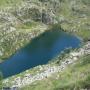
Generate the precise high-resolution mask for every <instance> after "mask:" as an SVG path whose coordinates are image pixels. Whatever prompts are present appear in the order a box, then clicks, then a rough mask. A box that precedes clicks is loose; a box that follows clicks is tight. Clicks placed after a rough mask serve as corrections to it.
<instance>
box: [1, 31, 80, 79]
mask: <svg viewBox="0 0 90 90" xmlns="http://www.w3.org/2000/svg"><path fill="white" fill-rule="evenodd" d="M79 45H80V40H79V39H78V38H77V37H75V36H73V35H70V34H67V33H65V32H61V31H59V30H54V31H47V32H45V33H43V34H42V35H40V36H38V37H36V38H34V39H33V40H32V41H31V42H30V43H29V44H28V45H27V46H25V47H23V48H22V49H21V50H19V51H17V52H16V53H15V54H14V55H12V56H11V57H10V58H9V59H8V60H6V61H5V62H3V63H1V64H0V69H1V71H2V73H3V76H4V78H6V77H9V76H12V75H15V74H18V73H20V72H23V71H25V70H27V69H30V68H32V67H35V66H37V65H42V64H46V63H48V61H50V60H51V59H52V58H54V57H55V56H57V55H58V54H60V52H61V51H63V50H64V49H65V48H69V47H72V48H77V47H79Z"/></svg>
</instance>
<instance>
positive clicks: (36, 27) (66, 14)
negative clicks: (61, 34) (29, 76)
mask: <svg viewBox="0 0 90 90" xmlns="http://www.w3.org/2000/svg"><path fill="white" fill-rule="evenodd" d="M52 27H54V28H57V29H58V28H60V29H61V30H63V31H65V32H68V33H71V34H74V35H75V36H77V37H79V38H80V39H81V40H82V46H84V45H85V44H87V42H89V43H90V0H0V63H1V62H4V61H5V60H6V59H8V58H9V57H10V56H12V55H14V53H16V52H17V51H18V50H20V49H21V48H23V47H24V46H25V45H27V44H28V43H30V42H31V40H32V39H33V38H35V37H37V36H39V35H40V34H42V33H43V32H46V31H47V30H50V29H51V28H52ZM47 38H48V37H47ZM80 48H81V47H80ZM89 49H90V45H89V46H88V55H87V54H85V56H81V57H80V58H79V59H78V60H77V61H76V63H75V65H74V64H70V66H68V67H67V68H66V69H65V70H63V72H59V73H55V74H53V75H52V76H51V77H48V78H46V79H44V80H41V81H36V82H35V83H34V84H31V85H30V86H29V85H27V86H25V87H23V88H21V90H39V89H43V90H46V87H47V90H81V89H85V90H89V89H90V70H89V68H90V51H89ZM72 51H74V50H72ZM72 51H71V52H72ZM63 58H65V56H63V57H62V60H61V59H57V60H56V61H57V62H59V63H58V64H57V65H59V64H60V62H61V61H62V62H63ZM52 63H53V65H56V62H51V63H50V65H51V66H52ZM47 65H48V64H47ZM41 67H42V66H41ZM37 71H38V67H36V70H35V73H36V72H37ZM29 72H30V73H31V72H34V68H33V69H30V70H29ZM25 73H27V72H23V73H20V76H22V77H23V74H25ZM17 76H18V75H16V76H15V77H14V78H16V77H17ZM55 77H58V78H55ZM12 78H13V77H11V78H10V80H13V79H12Z"/></svg>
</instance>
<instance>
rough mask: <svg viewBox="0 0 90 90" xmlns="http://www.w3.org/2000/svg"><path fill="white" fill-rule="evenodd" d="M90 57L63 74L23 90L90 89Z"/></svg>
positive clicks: (70, 67) (84, 58)
mask: <svg viewBox="0 0 90 90" xmlns="http://www.w3.org/2000/svg"><path fill="white" fill-rule="evenodd" d="M89 59H90V55H89V56H86V57H82V58H81V60H80V61H78V62H76V63H75V64H73V65H70V66H68V68H67V69H66V70H64V71H63V72H62V73H58V74H54V75H53V76H52V77H50V78H46V79H44V80H42V81H37V82H35V83H33V84H32V85H30V86H26V87H24V88H22V89H21V90H81V89H88V88H90V60H89Z"/></svg>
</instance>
